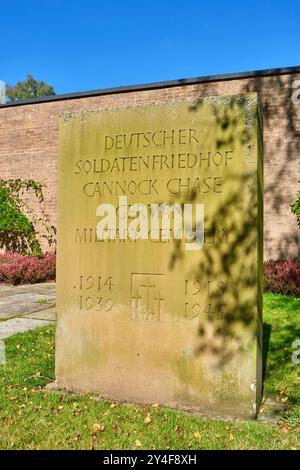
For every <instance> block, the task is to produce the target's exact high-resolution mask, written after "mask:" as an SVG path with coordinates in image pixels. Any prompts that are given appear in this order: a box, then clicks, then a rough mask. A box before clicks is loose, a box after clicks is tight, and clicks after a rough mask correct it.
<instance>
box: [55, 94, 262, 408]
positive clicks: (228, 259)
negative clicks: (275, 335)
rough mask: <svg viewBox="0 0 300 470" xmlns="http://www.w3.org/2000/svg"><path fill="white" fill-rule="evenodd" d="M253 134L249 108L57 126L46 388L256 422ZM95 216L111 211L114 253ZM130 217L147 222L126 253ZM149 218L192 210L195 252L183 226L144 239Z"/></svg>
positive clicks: (235, 104) (160, 111)
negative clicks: (52, 330) (52, 346)
mask: <svg viewBox="0 0 300 470" xmlns="http://www.w3.org/2000/svg"><path fill="white" fill-rule="evenodd" d="M260 125H261V123H260V119H259V112H258V104H257V97H256V95H255V94H248V95H241V96H228V97H209V98H204V99H203V100H201V101H198V102H192V101H189V100H184V101H173V102H169V103H164V104H159V105H148V106H136V107H128V108H123V109H122V108H121V109H116V110H106V111H105V110H102V111H91V112H84V113H74V114H72V113H71V114H70V113H69V114H65V115H64V116H63V117H62V120H61V135H60V140H61V155H60V164H59V214H58V215H59V219H58V222H59V225H58V273H57V314H58V327H57V350H56V377H57V383H58V385H60V386H62V387H66V388H69V389H71V390H87V391H94V392H98V393H101V394H102V395H106V396H108V397H111V398H113V399H120V400H129V401H138V402H158V403H162V404H166V405H170V406H174V407H181V408H192V409H195V410H199V411H204V412H206V413H207V412H210V413H212V414H220V413H224V414H232V415H236V416H241V415H243V416H251V415H252V416H253V415H254V414H255V405H256V404H257V403H259V401H260V396H261V350H260V348H261V305H262V289H261V283H262V272H261V265H262V263H261V262H262V155H261V152H262V149H261V128H260ZM124 196H126V197H127V200H125V199H120V197H121V198H122V197H123V198H124ZM103 203H109V204H112V205H113V206H114V207H117V208H118V209H117V218H116V224H117V227H116V228H117V230H116V232H114V229H113V228H112V227H111V226H110V232H109V233H110V235H111V236H113V237H114V239H105V240H100V239H99V233H100V229H99V227H100V225H101V223H100V222H101V220H103V219H101V217H100V213H101V210H99V206H100V205H101V204H103ZM126 204H127V206H126ZM133 204H142V205H143V206H142V209H141V210H144V209H145V208H146V212H140V213H142V214H143V218H142V217H141V218H140V224H139V230H138V239H136V240H135V239H133V237H130V233H131V232H130V228H132V227H133V225H132V224H135V227H136V228H137V226H138V224H137V221H135V222H134V221H133V220H132V217H133V212H134V210H137V207H135V208H134V210H133V211H132V209H130V211H132V212H131V218H128V217H127V215H124V214H125V212H126V211H127V210H129V209H128V208H129V206H131V207H132V205H133ZM151 204H152V205H153V204H167V205H168V206H169V207H170V206H171V205H174V204H177V206H176V207H177V209H178V211H179V212H180V211H182V210H183V209H184V210H185V206H184V204H190V205H192V207H193V210H195V207H196V205H197V204H198V205H199V206H200V205H203V206H204V215H205V219H204V231H203V232H202V235H203V239H201V236H200V239H199V244H198V245H197V244H195V243H194V245H193V243H190V242H189V241H188V240H187V238H188V235H189V234H188V233H187V232H186V231H185V228H186V226H185V224H183V225H182V227H184V230H183V239H181V240H179V239H176V236H177V235H176V233H177V232H176V231H175V230H173V225H172V224H173V222H174V220H175V215H174V220H173V219H172V218H171V225H170V227H169V228H168V229H167V230H165V231H162V230H161V229H160V230H158V231H157V229H155V230H154V229H153V226H152V225H151V226H150V221H152V219H151V214H150V212H149V210H150V209H149V205H151ZM174 207H175V206H174ZM102 208H103V206H102ZM124 208H125V209H126V210H125V212H124ZM151 208H152V207H151ZM96 213H97V214H98V215H97V214H96ZM121 213H122V214H123V216H122V217H121V215H120V214H121ZM102 215H104V214H102ZM181 215H182V213H181ZM182 217H184V216H183V215H182ZM199 221H200V222H201V217H200V218H199ZM199 221H198V222H199ZM177 222H178V221H177ZM99 223H100V225H99ZM124 223H125V225H124ZM145 223H147V224H148V225H147V227H148V230H144V229H145ZM160 223H161V220H160ZM127 226H128V231H127ZM124 227H125V228H124ZM177 228H178V226H177ZM192 228H193V229H195V224H193V227H192ZM151 229H153V231H151ZM202 229H203V227H202ZM198 232H199V233H200V234H201V226H200V225H199V227H198ZM122 233H123V234H124V236H123V235H122ZM169 234H170V239H169ZM157 235H158V239H157ZM123 238H124V239H123ZM202 242H203V246H202V247H201V244H202ZM192 245H193V247H194V249H191V246H192ZM255 383H257V386H256V389H255Z"/></svg>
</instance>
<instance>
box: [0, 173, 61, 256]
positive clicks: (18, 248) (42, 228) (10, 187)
mask: <svg viewBox="0 0 300 470" xmlns="http://www.w3.org/2000/svg"><path fill="white" fill-rule="evenodd" d="M29 191H32V192H33V193H34V195H35V197H36V199H37V201H38V203H39V206H40V210H39V211H38V213H37V212H36V211H35V210H34V209H33V208H32V207H31V206H30V205H29V203H28V202H27V201H28V198H26V197H24V196H25V193H28V192H29ZM43 201H44V196H43V185H42V184H41V183H39V182H36V181H34V180H21V179H16V180H3V179H0V249H1V248H2V249H5V250H8V251H11V252H15V253H21V254H24V255H33V256H39V255H41V254H42V250H41V245H40V239H42V238H44V239H46V241H47V243H48V246H49V248H50V247H51V246H52V245H55V241H56V240H55V235H56V230H55V227H53V225H51V223H50V220H49V216H48V215H47V214H46V213H45V211H44V209H43V204H42V203H43ZM36 227H38V229H39V232H37V230H36Z"/></svg>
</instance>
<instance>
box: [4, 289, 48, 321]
mask: <svg viewBox="0 0 300 470" xmlns="http://www.w3.org/2000/svg"><path fill="white" fill-rule="evenodd" d="M53 305H55V284H54V283H53V282H52V283H50V282H49V283H43V284H27V285H20V286H4V285H2V286H1V288H0V320H5V319H7V318H13V317H17V316H20V315H26V314H30V313H33V312H38V311H40V310H45V309H47V308H49V307H52V306H53Z"/></svg>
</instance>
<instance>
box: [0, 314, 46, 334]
mask: <svg viewBox="0 0 300 470" xmlns="http://www.w3.org/2000/svg"><path fill="white" fill-rule="evenodd" d="M50 324H53V321H49V320H37V319H32V318H24V317H23V318H13V319H11V320H6V321H3V322H1V323H0V340H2V339H5V338H8V337H9V336H13V335H15V334H17V333H25V332H26V331H30V330H34V329H35V328H40V327H42V326H46V325H50Z"/></svg>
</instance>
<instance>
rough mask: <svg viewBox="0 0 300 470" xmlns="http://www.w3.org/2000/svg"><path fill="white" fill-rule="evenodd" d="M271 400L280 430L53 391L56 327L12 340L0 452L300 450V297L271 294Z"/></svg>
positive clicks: (1, 383)
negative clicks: (296, 360) (298, 355)
mask: <svg viewBox="0 0 300 470" xmlns="http://www.w3.org/2000/svg"><path fill="white" fill-rule="evenodd" d="M264 323H265V338H264V344H265V351H266V354H265V364H266V370H265V395H266V396H269V397H274V398H276V399H277V400H278V401H281V402H285V403H286V404H287V405H288V410H287V412H286V413H285V415H284V416H283V418H282V420H281V422H280V423H279V424H278V425H270V424H262V423H257V422H239V421H235V422H226V421H217V420H211V419H203V418H198V417H195V416H193V415H189V414H185V413H182V412H180V411H178V410H170V409H166V408H163V407H159V406H155V405H153V406H136V405H118V404H115V403H112V402H109V401H104V400H99V401H95V400H94V399H92V398H91V397H90V395H80V396H72V395H67V394H64V393H61V392H51V393H50V392H47V391H45V390H44V389H43V387H44V386H45V384H47V383H48V382H51V381H52V380H53V378H54V327H46V328H42V329H38V330H35V331H33V332H30V333H25V334H18V335H16V336H13V337H11V338H9V339H7V340H6V346H7V349H6V353H7V363H6V364H5V365H1V366H0V423H1V426H0V449H136V448H138V449H300V364H298V365H296V364H293V362H292V360H291V356H292V353H293V349H292V347H291V345H292V343H293V341H295V340H296V339H297V338H298V339H300V299H294V298H292V297H286V296H282V295H274V294H265V297H264Z"/></svg>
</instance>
